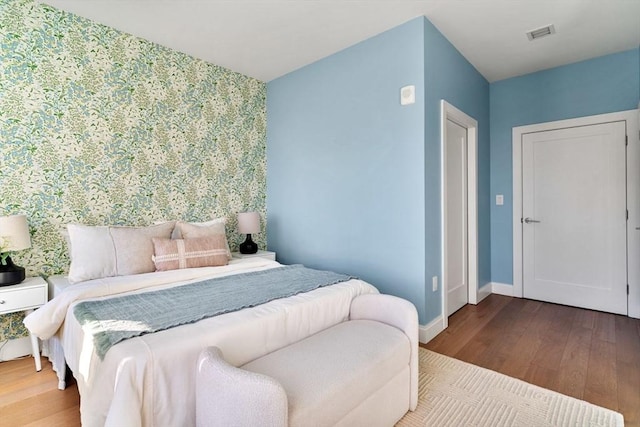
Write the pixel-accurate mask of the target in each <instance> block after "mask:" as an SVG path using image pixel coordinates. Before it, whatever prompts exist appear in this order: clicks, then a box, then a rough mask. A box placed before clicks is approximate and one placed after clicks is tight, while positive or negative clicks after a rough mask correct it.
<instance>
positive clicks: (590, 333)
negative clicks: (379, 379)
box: [0, 295, 640, 427]
mask: <svg viewBox="0 0 640 427" xmlns="http://www.w3.org/2000/svg"><path fill="white" fill-rule="evenodd" d="M424 347H426V348H428V349H430V350H433V351H436V352H438V353H441V354H445V355H448V356H451V357H455V358H457V359H460V360H464V361H466V362H470V363H473V364H475V365H479V366H483V367H485V368H488V369H492V370H495V371H498V372H502V373H504V374H507V375H510V376H512V377H516V378H520V379H523V380H525V381H528V382H530V383H533V384H537V385H539V386H541V387H545V388H548V389H551V390H556V391H559V392H561V393H564V394H567V395H569V396H573V397H577V398H579V399H583V400H586V401H589V402H592V403H595V404H596V405H600V406H604V407H606V408H610V409H613V410H616V411H618V412H621V413H622V414H623V415H624V418H625V425H626V426H627V427H640V320H637V319H630V318H628V317H623V316H616V315H613V314H607V313H600V312H596V311H590V310H582V309H579V308H572V307H565V306H560V305H555V304H547V303H542V302H537V301H530V300H525V299H519V298H509V297H504V296H500V295H491V296H489V297H488V298H487V299H485V300H484V301H482V302H481V303H480V304H478V305H477V306H474V305H467V306H465V307H463V308H462V309H461V310H459V311H458V312H457V313H455V314H454V315H453V316H451V317H450V318H449V328H447V330H446V331H444V332H442V333H441V334H440V335H438V336H437V337H436V338H434V339H433V340H432V341H431V342H429V343H428V344H426V345H424ZM42 362H43V363H42V367H43V369H42V371H40V372H36V371H35V368H34V363H33V359H32V358H24V359H21V360H14V361H10V362H2V363H0V426H2V427H13V426H47V427H50V426H65V427H67V426H79V425H80V412H79V404H80V403H79V397H78V389H77V387H76V385H75V384H73V385H71V386H69V387H67V389H66V390H64V391H60V390H58V389H57V384H58V380H57V377H56V375H55V373H54V372H53V370H52V369H51V364H50V363H49V362H48V361H46V360H45V359H43V360H42Z"/></svg>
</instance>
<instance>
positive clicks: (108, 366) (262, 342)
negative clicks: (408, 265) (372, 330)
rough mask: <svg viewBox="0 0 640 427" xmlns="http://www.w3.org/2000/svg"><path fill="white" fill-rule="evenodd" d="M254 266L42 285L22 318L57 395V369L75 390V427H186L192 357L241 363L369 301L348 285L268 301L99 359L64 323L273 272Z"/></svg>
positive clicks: (146, 338) (268, 265)
mask: <svg viewBox="0 0 640 427" xmlns="http://www.w3.org/2000/svg"><path fill="white" fill-rule="evenodd" d="M279 266H281V264H279V263H277V262H275V261H270V260H266V259H262V258H249V259H240V260H232V261H230V262H229V264H228V265H226V266H219V267H201V268H184V269H179V270H171V271H163V272H153V273H144V274H135V275H123V276H115V277H104V278H99V279H95V280H88V281H83V282H80V283H75V284H73V285H69V283H68V281H67V280H66V278H65V277H62V276H53V277H51V278H49V283H50V286H51V294H52V295H53V296H54V298H53V299H52V300H51V301H49V303H47V304H46V305H44V306H43V307H41V308H40V309H38V310H37V311H36V312H34V313H32V314H31V315H30V316H29V317H27V318H26V319H25V324H27V326H28V328H29V329H30V330H31V331H32V332H33V333H34V334H35V335H37V336H39V337H41V338H44V339H47V342H46V345H45V348H46V350H47V355H48V356H49V358H50V360H51V362H52V364H53V366H54V369H55V370H56V372H57V373H58V377H59V379H60V383H59V386H60V387H62V388H64V385H65V384H64V373H65V368H64V367H65V364H66V365H68V366H69V368H70V369H71V371H72V372H73V375H74V377H75V379H76V381H77V384H78V390H79V392H80V396H81V400H80V411H81V419H82V424H83V425H85V426H98V425H100V426H101V425H107V426H123V425H127V426H158V425H163V426H188V425H195V385H194V384H195V374H196V363H197V358H198V355H199V353H200V351H201V350H202V349H203V348H205V347H209V346H213V345H215V346H217V347H219V348H220V349H222V351H223V352H224V354H225V358H226V359H227V360H228V361H229V362H230V363H232V364H234V365H236V366H239V365H242V364H245V363H248V362H250V361H252V360H254V359H256V358H258V357H261V356H263V355H265V354H267V353H269V352H272V351H274V350H276V349H279V348H281V347H284V346H286V345H289V344H291V343H293V342H297V341H299V340H301V339H303V338H305V337H307V336H309V335H312V334H314V333H316V332H319V331H321V330H324V329H326V328H328V327H330V326H333V325H335V324H337V323H339V322H342V321H344V320H346V319H347V317H348V313H349V307H350V305H351V301H352V299H353V298H355V297H356V296H358V295H362V294H367V293H377V292H378V291H377V290H376V288H375V287H373V286H372V285H370V284H368V283H366V282H363V281H361V280H358V279H350V280H348V281H344V282H340V283H336V284H332V285H330V286H326V287H322V288H319V289H315V290H313V291H310V292H305V293H300V294H297V295H294V296H291V297H286V298H282V299H277V300H274V301H270V302H267V303H265V304H261V305H259V306H256V307H252V308H246V309H242V310H239V311H235V312H230V313H226V314H221V315H219V316H215V317H211V318H207V319H203V320H200V321H198V322H196V323H191V324H187V325H182V326H176V327H174V328H171V329H168V330H164V331H160V332H155V333H151V334H146V335H142V336H139V337H135V338H130V339H128V340H125V341H122V342H120V343H118V344H116V345H114V346H113V347H111V348H110V349H109V350H108V351H107V352H106V354H105V355H104V359H101V358H100V357H99V356H98V354H96V350H95V348H94V345H93V342H92V336H91V335H89V334H87V333H85V330H84V329H83V327H82V326H81V325H80V323H79V322H78V320H77V319H76V317H75V316H74V307H75V306H76V305H77V304H79V303H81V302H83V301H90V300H96V299H103V298H114V297H115V296H118V295H123V294H130V293H142V292H147V291H150V290H158V289H168V288H173V287H178V286H183V285H188V284H190V283H194V282H198V281H201V280H203V279H209V278H216V277H224V276H230V275H237V274H241V273H246V272H253V271H262V270H267V269H273V268H276V267H279Z"/></svg>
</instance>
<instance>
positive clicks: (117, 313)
mask: <svg viewBox="0 0 640 427" xmlns="http://www.w3.org/2000/svg"><path fill="white" fill-rule="evenodd" d="M352 278H353V277H351V276H347V275H344V274H338V273H334V272H331V271H320V270H313V269H310V268H306V267H304V266H302V265H289V266H283V267H277V268H273V269H269V270H264V271H255V272H250V273H241V274H236V275H232V276H226V277H221V278H217V279H209V280H204V281H201V282H197V283H191V284H188V285H183V286H176V287H173V288H168V289H162V290H157V291H150V292H144V293H139V294H131V295H123V296H119V297H114V298H109V299H105V300H100V301H85V302H81V303H79V304H78V305H76V306H75V308H74V310H73V312H74V314H75V316H76V318H77V319H78V321H79V322H80V324H81V325H82V326H83V328H84V329H85V331H86V332H89V333H91V334H92V335H93V342H94V345H95V347H96V352H97V354H98V356H99V357H100V359H103V358H104V355H105V354H106V353H107V351H108V350H109V349H110V348H111V346H113V345H115V344H117V343H119V342H120V341H123V340H126V339H128V338H132V337H137V336H140V335H144V334H148V333H152V332H157V331H162V330H165V329H169V328H173V327H175V326H179V325H185V324H188V323H194V322H197V321H198V320H201V319H206V318H208V317H213V316H217V315H219V314H223V313H229V312H232V311H236V310H240V309H243V308H247V307H254V306H256V305H260V304H264V303H266V302H269V301H272V300H275V299H279V298H286V297H289V296H293V295H296V294H299V293H301V292H309V291H312V290H314V289H317V288H320V287H323V286H328V285H333V284H335V283H339V282H345V281H347V280H349V279H352Z"/></svg>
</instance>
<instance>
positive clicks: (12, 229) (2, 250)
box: [0, 215, 31, 286]
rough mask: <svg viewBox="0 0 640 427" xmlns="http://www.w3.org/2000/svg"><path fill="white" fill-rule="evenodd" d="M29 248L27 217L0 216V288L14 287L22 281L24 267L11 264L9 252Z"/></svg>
mask: <svg viewBox="0 0 640 427" xmlns="http://www.w3.org/2000/svg"><path fill="white" fill-rule="evenodd" d="M30 247H31V236H30V235H29V225H28V224H27V217H26V216H24V215H10V216H0V286H9V285H16V284H18V283H20V282H22V281H23V280H24V267H19V266H17V265H15V264H14V263H13V261H12V260H11V257H10V256H9V252H11V251H21V250H23V249H28V248H30Z"/></svg>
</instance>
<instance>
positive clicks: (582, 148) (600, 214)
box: [522, 122, 627, 314]
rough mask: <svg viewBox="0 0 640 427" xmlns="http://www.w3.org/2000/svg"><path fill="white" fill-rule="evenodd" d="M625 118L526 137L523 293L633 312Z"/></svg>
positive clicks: (523, 146) (615, 310) (615, 311)
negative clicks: (629, 283)
mask: <svg viewBox="0 0 640 427" xmlns="http://www.w3.org/2000/svg"><path fill="white" fill-rule="evenodd" d="M625 133H626V129H625V123H624V122H613V123H604V124H596V125H591V126H580V127H575V128H567V129H559V130H552V131H545V132H536V133H530V134H525V135H523V139H522V187H523V188H522V195H523V198H522V213H523V215H522V218H523V224H522V230H523V231H522V233H523V234H522V239H523V240H522V245H523V247H522V254H523V266H522V268H523V291H524V297H525V298H531V299H536V300H543V301H549V302H554V303H559V304H565V305H572V306H577V307H584V308H590V309H594V310H600V311H606V312H611V313H619V314H626V313H627V280H626V278H627V254H626V227H627V224H626V222H627V221H626V168H625V165H626V146H625Z"/></svg>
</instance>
